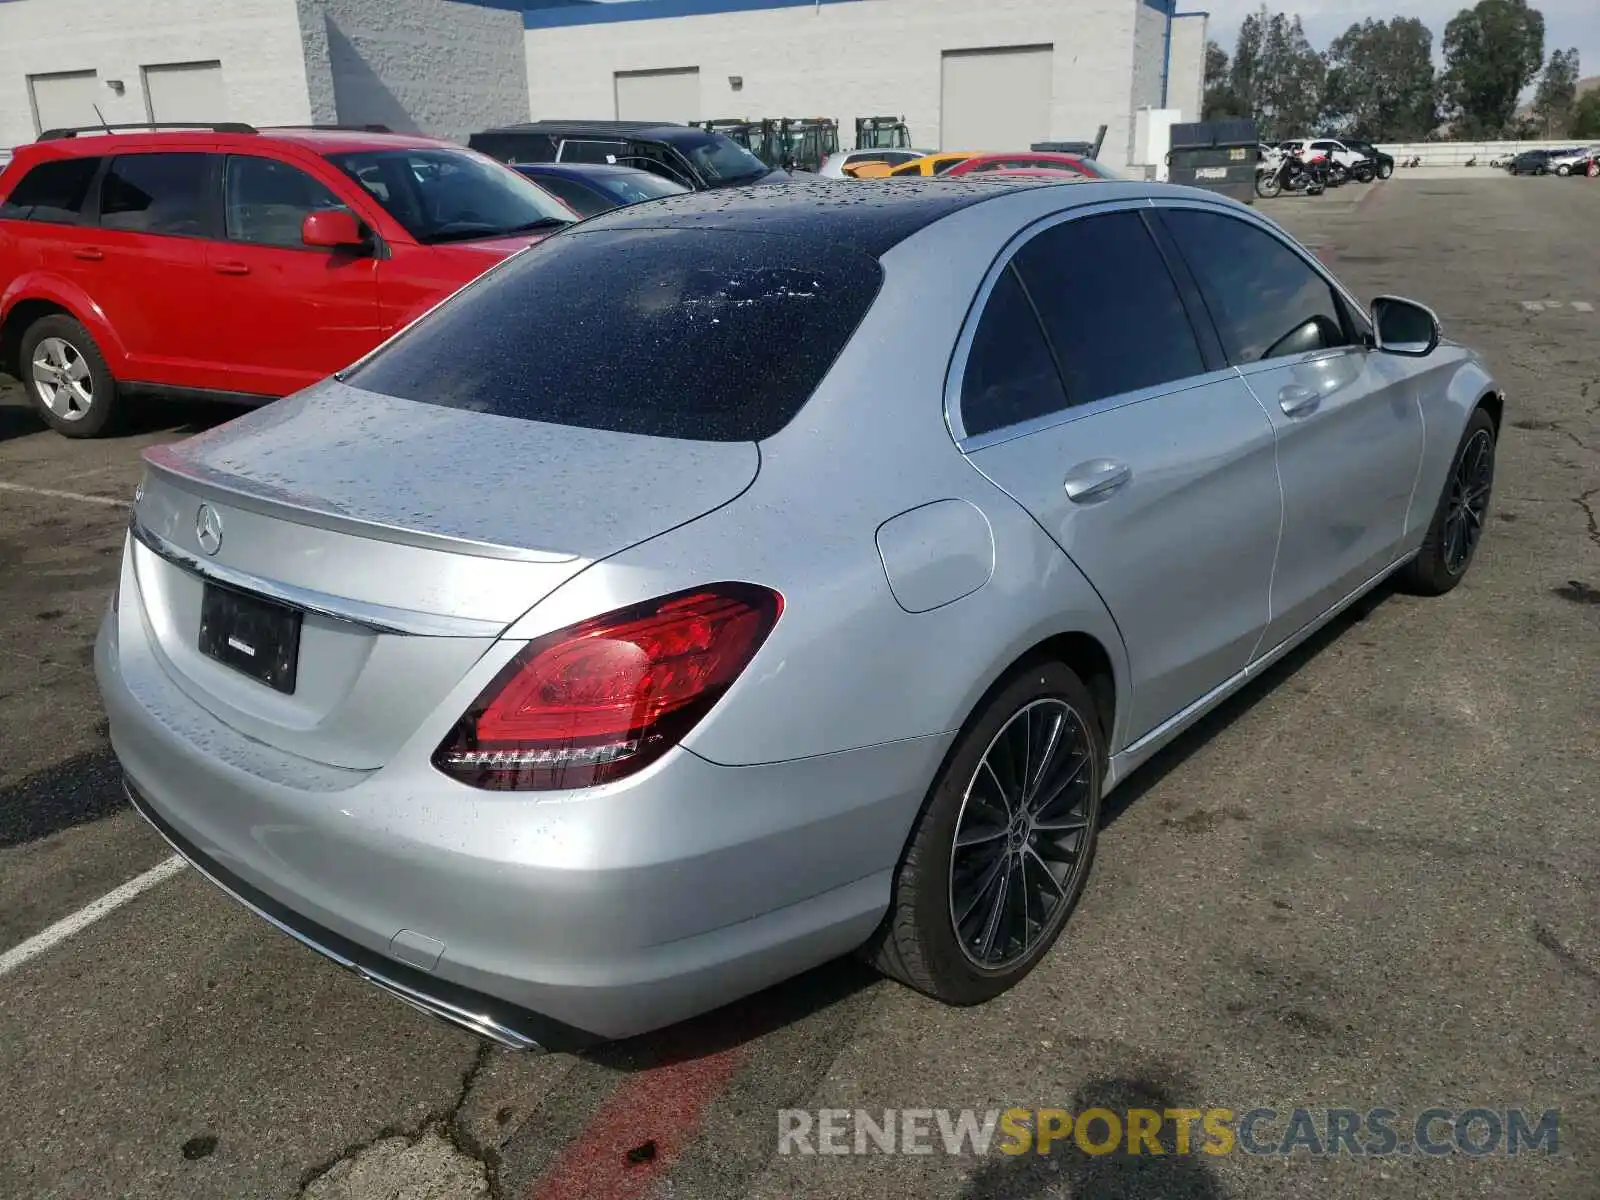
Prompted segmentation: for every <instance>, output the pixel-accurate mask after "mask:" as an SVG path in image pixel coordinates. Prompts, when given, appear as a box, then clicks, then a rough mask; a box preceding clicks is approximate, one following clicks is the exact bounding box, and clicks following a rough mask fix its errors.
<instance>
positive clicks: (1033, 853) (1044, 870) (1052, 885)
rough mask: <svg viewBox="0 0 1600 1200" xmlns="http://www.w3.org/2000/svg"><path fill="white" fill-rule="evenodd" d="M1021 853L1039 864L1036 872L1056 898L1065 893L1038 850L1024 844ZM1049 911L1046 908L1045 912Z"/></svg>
mask: <svg viewBox="0 0 1600 1200" xmlns="http://www.w3.org/2000/svg"><path fill="white" fill-rule="evenodd" d="M1022 853H1023V855H1024V856H1025V858H1031V859H1033V861H1034V862H1036V863H1038V864H1039V866H1038V870H1037V872H1036V873H1037V874H1039V875H1042V876H1043V877H1044V879H1045V881H1046V886H1048V887H1049V889H1050V891H1051V892H1053V893H1054V894H1055V897H1056V899H1057V900H1059V899H1060V898H1061V897H1063V896H1065V895H1066V894H1067V891H1066V889H1065V888H1063V887H1062V886H1061V881H1060V880H1058V879H1057V878H1056V876H1055V872H1054V871H1052V870H1051V869H1050V864H1049V863H1047V862H1045V860H1044V859H1042V858H1041V857H1039V852H1038V851H1037V850H1035V849H1034V848H1033V847H1032V846H1024V847H1023V850H1022ZM1049 911H1050V910H1049V909H1046V910H1045V912H1046V914H1048V913H1049Z"/></svg>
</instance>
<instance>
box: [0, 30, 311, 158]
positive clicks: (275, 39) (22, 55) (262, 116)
mask: <svg viewBox="0 0 1600 1200" xmlns="http://www.w3.org/2000/svg"><path fill="white" fill-rule="evenodd" d="M211 59H216V60H219V61H220V62H221V63H222V78H223V84H224V92H225V95H226V97H227V111H226V112H220V113H218V114H216V116H217V119H219V120H228V119H232V120H236V121H250V122H253V123H257V124H288V123H291V122H296V121H299V122H304V121H306V120H307V119H308V118H309V117H310V115H311V113H310V106H309V102H308V99H307V94H306V73H305V61H304V57H303V55H302V52H301V46H300V27H299V21H298V19H297V17H296V12H295V0H227V3H218V2H216V0H4V2H3V3H0V147H3V146H15V145H19V144H21V143H23V142H31V141H32V140H33V139H34V138H35V137H36V136H37V135H38V133H39V130H38V129H37V128H35V125H34V114H33V105H32V102H31V100H30V98H29V93H28V76H29V75H30V74H38V73H43V72H56V71H75V70H94V71H96V72H98V74H99V84H100V86H98V87H97V88H96V89H95V90H96V94H97V95H98V96H99V100H98V101H97V103H98V104H99V107H100V111H101V113H103V114H104V116H105V119H106V120H107V121H110V122H112V123H117V122H123V121H143V120H147V119H148V115H147V113H146V110H145V96H144V89H143V80H142V76H141V73H140V68H141V67H144V66H151V65H156V64H161V63H183V62H202V61H206V60H211ZM113 79H117V80H121V81H122V84H123V88H124V91H123V94H122V95H120V96H119V95H117V94H116V93H115V92H114V91H113V90H112V89H111V88H109V87H107V86H105V83H106V81H107V80H113ZM90 119H91V120H92V119H93V118H92V117H91V118H90Z"/></svg>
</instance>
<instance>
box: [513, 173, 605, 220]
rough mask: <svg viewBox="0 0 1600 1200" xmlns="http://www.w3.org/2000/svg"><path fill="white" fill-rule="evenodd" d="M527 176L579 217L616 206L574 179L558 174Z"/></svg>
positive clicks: (592, 214) (590, 215)
mask: <svg viewBox="0 0 1600 1200" xmlns="http://www.w3.org/2000/svg"><path fill="white" fill-rule="evenodd" d="M528 178H529V179H531V180H533V181H534V182H535V183H537V184H538V185H539V186H540V187H542V188H543V189H544V190H545V191H547V192H549V193H550V194H551V195H552V196H554V197H556V198H557V199H558V200H563V201H565V202H566V205H567V207H568V208H570V209H571V210H572V211H573V212H575V213H577V214H578V215H579V216H580V217H592V216H594V215H595V214H596V213H603V212H606V211H607V210H609V209H613V208H615V207H616V205H615V204H612V203H611V202H610V201H609V200H607V199H606V198H605V197H604V196H602V195H600V193H598V192H595V191H591V190H590V189H589V188H588V187H587V186H586V185H584V184H581V183H579V182H578V181H577V180H576V179H565V178H563V177H562V176H560V175H530V176H528Z"/></svg>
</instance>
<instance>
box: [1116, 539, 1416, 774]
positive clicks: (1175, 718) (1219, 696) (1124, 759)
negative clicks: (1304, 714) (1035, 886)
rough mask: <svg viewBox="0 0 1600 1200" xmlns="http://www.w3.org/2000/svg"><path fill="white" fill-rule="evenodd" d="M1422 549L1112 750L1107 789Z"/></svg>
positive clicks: (1403, 558)
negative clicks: (1132, 739) (1192, 700)
mask: <svg viewBox="0 0 1600 1200" xmlns="http://www.w3.org/2000/svg"><path fill="white" fill-rule="evenodd" d="M1419 553H1421V547H1420V546H1419V547H1418V548H1417V549H1415V550H1410V551H1407V552H1406V553H1405V554H1402V555H1401V556H1400V557H1399V558H1397V559H1395V560H1394V561H1393V562H1392V563H1390V564H1389V565H1388V566H1387V567H1384V568H1383V570H1381V571H1379V572H1378V573H1377V574H1376V575H1374V576H1372V577H1371V578H1370V579H1368V580H1367V581H1366V582H1365V583H1363V584H1361V585H1360V586H1359V587H1357V588H1356V589H1355V590H1354V591H1352V592H1350V593H1349V594H1348V595H1346V596H1345V597H1344V598H1343V599H1342V600H1339V601H1338V602H1337V603H1335V604H1333V605H1331V606H1330V607H1329V608H1328V609H1327V610H1326V611H1324V612H1323V613H1322V615H1321V616H1319V617H1316V618H1314V619H1313V620H1311V621H1308V622H1307V623H1306V624H1304V625H1302V626H1301V627H1300V628H1299V629H1297V630H1296V631H1295V632H1294V633H1291V634H1290V635H1289V636H1288V637H1286V638H1284V639H1283V641H1281V642H1279V643H1278V644H1277V645H1276V646H1274V647H1273V648H1272V649H1271V650H1268V651H1267V652H1266V653H1265V654H1262V655H1259V656H1258V657H1256V658H1254V659H1252V660H1251V661H1250V663H1249V664H1248V665H1246V666H1245V667H1244V669H1243V670H1240V671H1238V672H1235V673H1234V674H1233V675H1230V676H1229V677H1228V678H1227V679H1225V680H1223V681H1222V682H1221V683H1219V684H1218V685H1217V686H1216V687H1214V688H1212V689H1211V690H1210V691H1209V692H1207V693H1206V694H1205V695H1204V696H1201V697H1200V699H1198V700H1196V701H1195V702H1194V703H1193V704H1190V705H1189V706H1188V707H1187V708H1184V709H1181V710H1180V711H1178V712H1177V713H1175V714H1173V715H1172V716H1170V717H1168V718H1167V719H1166V720H1165V721H1163V722H1161V724H1159V725H1157V726H1156V727H1155V728H1154V729H1152V730H1151V731H1150V732H1149V733H1147V734H1145V735H1144V736H1143V737H1141V738H1140V739H1139V740H1138V741H1136V742H1131V743H1129V744H1128V745H1127V746H1124V747H1123V748H1122V749H1121V750H1119V751H1117V753H1115V754H1113V755H1112V756H1111V763H1110V769H1109V770H1108V771H1107V772H1106V790H1107V791H1110V790H1111V788H1113V787H1114V786H1116V785H1117V784H1118V783H1121V782H1122V781H1123V780H1124V779H1126V778H1127V777H1128V775H1129V774H1130V773H1131V772H1132V771H1133V770H1134V769H1135V768H1137V767H1138V766H1139V765H1140V764H1141V763H1142V762H1144V761H1145V760H1146V759H1147V758H1149V757H1150V756H1151V755H1152V754H1154V753H1155V752H1156V751H1157V750H1159V749H1160V748H1161V747H1162V746H1163V745H1165V744H1166V743H1167V742H1169V741H1171V740H1172V739H1173V738H1175V737H1177V735H1178V734H1180V733H1182V732H1183V731H1184V730H1185V729H1186V728H1188V727H1189V726H1190V725H1192V724H1193V723H1194V722H1195V721H1197V720H1199V719H1200V718H1201V717H1203V716H1204V715H1205V714H1206V713H1208V712H1210V711H1211V710H1212V709H1213V708H1215V707H1216V706H1217V705H1218V704H1221V703H1222V702H1223V701H1224V700H1226V699H1227V698H1228V697H1229V696H1231V695H1232V694H1233V693H1234V692H1236V691H1238V690H1239V689H1240V688H1241V687H1243V686H1244V685H1245V684H1246V683H1248V682H1250V680H1252V679H1254V678H1256V677H1257V676H1259V675H1260V674H1261V673H1262V672H1264V671H1265V670H1267V668H1269V667H1271V666H1272V664H1273V663H1275V662H1277V661H1278V660H1279V659H1280V658H1282V657H1283V656H1284V655H1286V654H1288V653H1289V651H1291V650H1293V649H1294V648H1295V647H1296V646H1298V645H1300V643H1302V642H1304V641H1305V640H1306V639H1307V638H1309V637H1310V636H1311V635H1312V634H1314V633H1316V632H1317V630H1319V629H1321V628H1322V627H1323V626H1324V625H1326V624H1327V623H1328V622H1329V621H1331V620H1333V618H1334V617H1336V616H1338V615H1339V614H1340V613H1342V612H1343V611H1344V610H1345V609H1347V608H1349V607H1350V605H1352V604H1354V603H1355V602H1356V601H1357V600H1359V599H1361V597H1362V596H1364V595H1366V594H1367V593H1368V592H1370V591H1371V590H1372V589H1373V588H1375V587H1377V586H1378V584H1380V583H1382V582H1383V581H1384V580H1385V579H1386V578H1388V577H1389V576H1390V575H1392V574H1393V573H1394V572H1395V571H1398V570H1399V569H1400V568H1401V567H1403V566H1405V565H1406V563H1408V562H1410V561H1411V560H1412V559H1413V558H1415V557H1416V556H1417V555H1418V554H1419Z"/></svg>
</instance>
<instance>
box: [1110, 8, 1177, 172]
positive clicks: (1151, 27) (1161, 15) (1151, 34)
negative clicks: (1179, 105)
mask: <svg viewBox="0 0 1600 1200" xmlns="http://www.w3.org/2000/svg"><path fill="white" fill-rule="evenodd" d="M1170 2H1171V0H1142V2H1141V3H1140V4H1139V6H1138V8H1137V9H1136V10H1135V12H1134V20H1133V79H1132V87H1131V89H1130V91H1129V93H1128V108H1129V110H1130V111H1132V112H1138V111H1139V110H1140V109H1141V108H1160V107H1161V73H1162V72H1163V71H1164V70H1166V57H1167V11H1168V10H1167V8H1166V5H1167V4H1168V3H1170ZM1109 138H1110V135H1109V134H1108V135H1107V139H1108V140H1109ZM1128 150H1129V153H1130V155H1131V153H1132V150H1133V131H1132V130H1131V129H1130V130H1129V131H1128ZM1128 161H1130V162H1131V161H1133V160H1132V158H1131V157H1130V158H1129V160H1128Z"/></svg>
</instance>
